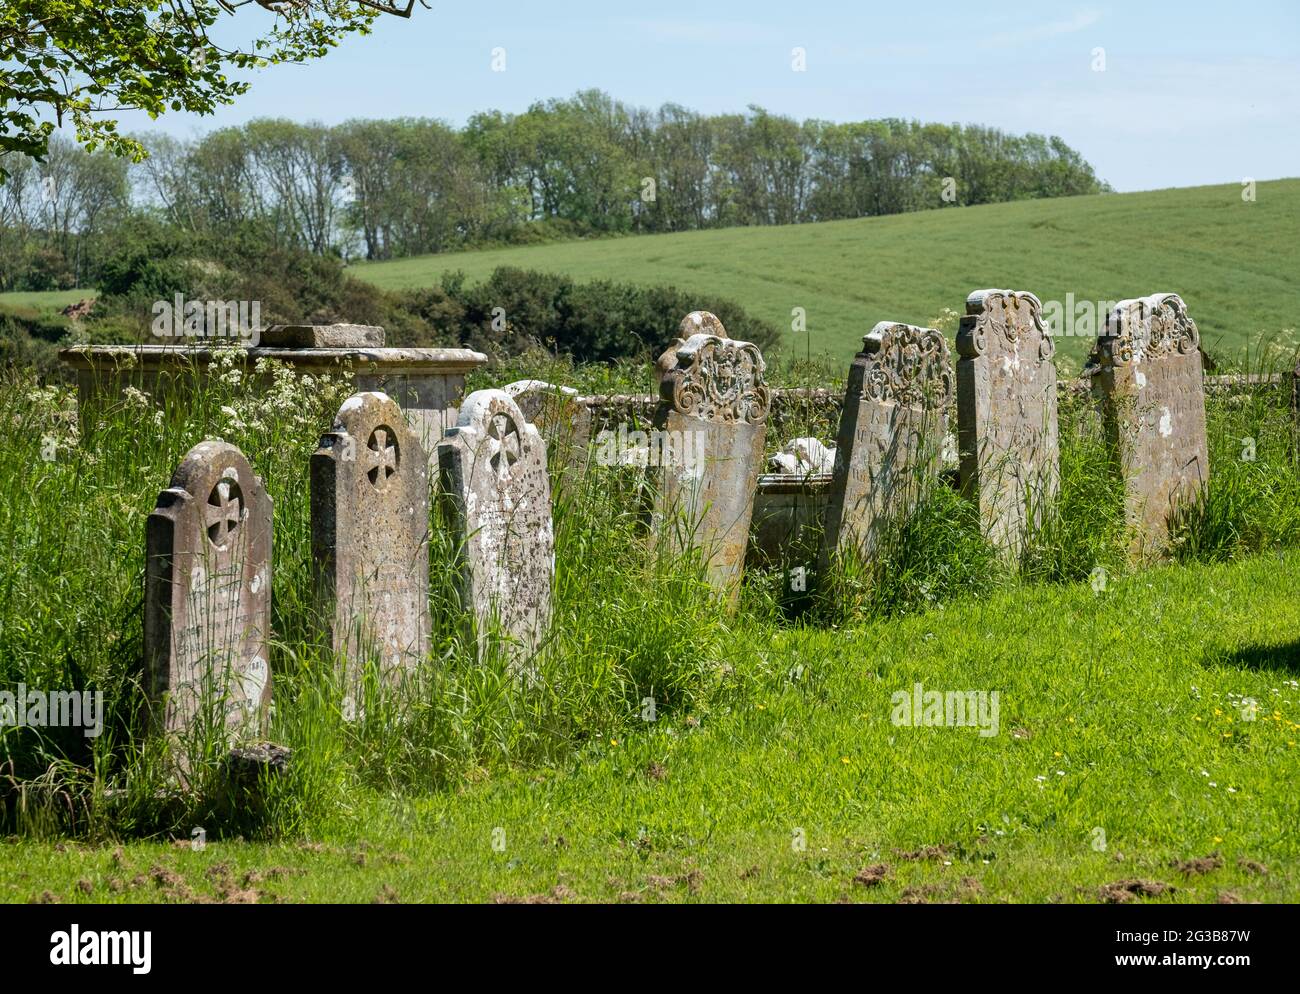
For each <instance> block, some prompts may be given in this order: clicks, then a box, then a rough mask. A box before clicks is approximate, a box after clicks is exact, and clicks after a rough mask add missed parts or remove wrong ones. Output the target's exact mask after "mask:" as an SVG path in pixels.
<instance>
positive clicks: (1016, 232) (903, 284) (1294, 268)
mask: <svg viewBox="0 0 1300 994" xmlns="http://www.w3.org/2000/svg"><path fill="white" fill-rule="evenodd" d="M1241 195H1242V188H1241V186H1240V184H1235V183H1234V184H1225V185H1222V186H1204V187H1190V188H1185V189H1170V190H1156V191H1151V192H1144V193H1122V194H1107V195H1101V196H1088V197H1065V198H1059V199H1052V200H1031V201H1022V202H1017V203H1005V204H989V205H984V206H979V207H964V208H959V209H944V210H929V211H919V212H916V213H912V214H896V215H890V216H886V217H874V218H862V219H858V220H851V221H830V222H825V223H822V224H806V225H794V226H784V227H761V228H727V229H722V230H716V231H692V232H682V233H678V234H668V235H646V236H638V237H628V238H618V239H604V240H591V241H578V242H562V243H556V244H550V245H538V246H524V247H519V248H509V249H498V250H491V251H480V252H460V253H448V254H444V255H434V256H421V257H417V258H410V259H400V260H395V261H392V262H381V263H369V264H359V265H355V266H353V267H352V269H351V272H352V273H354V274H355V275H357V276H359V277H361V278H362V279H366V280H370V281H371V282H373V283H375V284H376V285H378V286H381V287H385V288H398V287H416V286H428V285H431V284H434V283H436V282H437V281H438V279H439V277H440V276H441V274H442V273H444V272H449V271H456V270H461V271H463V272H464V273H465V274H466V275H467V276H468V278H469V279H470V280H471V281H479V280H482V279H483V278H485V277H486V276H487V275H488V274H489V273H491V271H492V270H493V269H495V268H496V267H498V266H517V267H520V268H524V269H542V270H549V271H555V272H563V273H567V274H569V275H571V276H573V277H574V278H575V279H580V280H589V279H613V280H624V281H628V282H632V283H641V284H664V283H667V284H673V285H675V286H677V287H679V288H680V289H683V290H688V291H689V290H695V291H698V292H701V293H704V292H708V293H710V294H717V295H721V296H723V297H729V298H731V299H733V300H735V301H736V302H737V303H739V304H741V305H743V306H744V307H745V308H746V309H747V310H748V311H749V312H750V313H751V314H754V315H756V316H757V317H760V318H764V319H766V320H768V321H771V322H772V323H773V324H774V325H776V326H777V327H778V328H780V329H783V330H788V329H789V328H790V327H791V310H792V309H793V308H795V307H802V308H804V310H805V311H806V313H807V323H808V328H809V332H810V334H811V336H812V337H811V347H812V351H813V353H814V354H826V355H830V356H832V357H834V358H837V359H841V360H846V361H847V360H848V359H849V358H851V357H852V355H853V354H854V353H855V352H856V351H857V350H858V349H859V348H860V347H861V344H862V336H863V335H865V334H866V333H867V332H868V331H870V330H871V328H872V326H873V325H874V324H875V323H876V322H877V321H885V320H889V321H906V322H909V323H912V324H927V323H928V322H930V321H933V320H934V319H935V318H936V317H937V316H939V315H940V314H941V312H942V310H943V309H944V308H952V309H955V310H957V311H961V310H962V309H963V306H964V302H965V299H966V295H967V294H968V293H970V292H971V291H972V290H977V289H980V288H982V287H1010V288H1013V289H1025V290H1032V291H1033V292H1035V293H1036V294H1038V296H1039V297H1040V298H1042V299H1043V300H1044V301H1047V300H1059V301H1061V302H1062V303H1063V304H1064V303H1065V301H1066V294H1067V293H1072V294H1073V295H1074V299H1075V301H1076V304H1077V303H1078V302H1080V301H1098V300H1120V299H1123V298H1125V297H1135V296H1142V295H1144V294H1147V293H1154V292H1157V291H1163V290H1171V291H1174V292H1177V293H1180V294H1182V296H1183V298H1184V299H1185V300H1186V301H1187V306H1188V310H1189V312H1190V313H1191V315H1192V317H1193V318H1194V319H1195V320H1196V322H1197V324H1198V326H1199V327H1200V330H1201V335H1202V339H1203V343H1204V345H1205V346H1206V347H1207V348H1209V349H1211V350H1212V351H1216V352H1219V353H1225V354H1235V353H1237V352H1238V351H1239V350H1240V349H1242V348H1243V347H1244V346H1245V345H1246V343H1247V342H1250V343H1252V344H1253V343H1256V342H1257V341H1258V338H1259V336H1260V335H1261V334H1268V335H1275V334H1277V333H1278V332H1280V331H1282V330H1283V329H1294V328H1295V327H1296V310H1297V307H1298V306H1300V295H1298V294H1297V291H1296V284H1295V275H1296V273H1298V272H1300V241H1297V239H1296V232H1297V231H1300V179H1288V180H1278V181H1274V182H1268V183H1260V184H1258V187H1257V189H1256V200H1255V201H1254V202H1253V203H1247V202H1244V201H1243V200H1242V196H1241ZM1075 331H1076V332H1077V335H1076V337H1072V338H1067V339H1065V340H1063V341H1062V342H1061V346H1060V352H1061V355H1062V357H1069V358H1070V359H1071V360H1072V361H1073V362H1074V363H1076V364H1077V363H1078V361H1079V360H1080V359H1081V358H1082V357H1083V356H1084V355H1085V353H1086V351H1087V348H1088V347H1089V346H1090V345H1091V342H1092V336H1093V335H1095V333H1096V328H1095V327H1094V328H1092V329H1091V330H1088V329H1081V328H1080V327H1079V326H1076V327H1075ZM790 335H791V337H790V339H789V342H790V349H791V350H792V351H794V352H796V353H797V354H800V355H802V354H803V353H804V351H805V349H806V348H807V347H808V343H809V340H808V337H807V336H805V335H801V334H795V333H793V332H791V333H790ZM1076 368H1077V366H1076Z"/></svg>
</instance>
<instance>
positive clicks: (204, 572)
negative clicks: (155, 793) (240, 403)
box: [144, 441, 271, 766]
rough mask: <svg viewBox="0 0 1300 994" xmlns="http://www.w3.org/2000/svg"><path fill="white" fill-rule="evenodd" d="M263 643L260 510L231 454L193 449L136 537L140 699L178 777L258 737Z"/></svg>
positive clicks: (267, 542) (264, 551)
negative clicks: (170, 749)
mask: <svg viewBox="0 0 1300 994" xmlns="http://www.w3.org/2000/svg"><path fill="white" fill-rule="evenodd" d="M270 634H271V499H270V497H268V496H267V494H266V488H265V487H263V485H262V481H261V480H259V479H258V478H257V477H256V476H255V475H254V474H253V470H252V468H251V467H250V466H249V464H248V460H247V459H245V458H244V455H243V453H241V452H240V451H239V449H237V448H236V447H235V446H233V445H230V444H228V443H226V442H221V441H207V442H201V443H200V444H198V445H196V446H195V447H194V448H192V449H190V451H189V452H187V453H186V454H185V458H184V459H182V460H181V462H180V465H179V466H177V468H176V472H175V473H174V474H173V475H172V479H171V485H170V486H169V487H168V488H167V489H166V490H164V491H162V493H160V494H159V495H158V502H157V504H156V505H155V507H154V510H153V513H151V514H150V515H149V519H148V521H147V523H146V525H145V598H144V668H145V691H146V696H147V698H148V701H149V704H150V712H151V718H152V728H153V729H154V730H155V731H157V732H160V733H162V734H165V735H168V736H171V737H172V738H173V741H174V742H175V743H176V744H177V745H178V746H179V751H178V753H177V754H176V758H177V759H178V760H179V761H180V764H181V765H182V766H186V765H188V762H189V759H190V758H192V757H193V756H194V755H195V754H196V750H199V749H204V748H206V747H207V744H209V743H210V741H211V740H210V739H208V738H207V736H210V735H214V734H215V735H217V736H220V737H223V738H224V739H225V743H226V744H227V745H229V744H232V743H234V742H235V741H237V740H240V739H246V738H252V737H255V736H256V735H257V734H258V733H259V732H260V731H261V726H262V723H263V720H264V717H265V712H266V707H267V705H268V704H269V703H270V700H271V669H270V665H269V660H270V655H269V654H268V652H267V641H268V639H269V637H270Z"/></svg>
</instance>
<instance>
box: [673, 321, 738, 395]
mask: <svg viewBox="0 0 1300 994" xmlns="http://www.w3.org/2000/svg"><path fill="white" fill-rule="evenodd" d="M692 335H713V336H714V337H715V338H730V337H731V336H730V335H728V334H727V329H726V328H724V327H723V326H722V322H721V321H720V320H719V319H718V316H717V315H716V314H710V313H709V312H708V311H691V313H689V314H687V315H686V317H684V318H682V320H681V324H679V325H678V326H677V337H676V338H675V339H674V340H673V342H672V344H671V345H669V346H668V348H666V349H664V351H663V352H661V353H660V355H659V358H658V359H657V360H656V361H655V382H656V383H661V382H663V378H664V376H665V375H667V373H668V371H669V370H671V369H673V368H674V367H675V366H676V365H677V350H678V349H679V348H681V347H682V346H683V345H685V344H686V340H687V339H689V338H690V337H691V336H692Z"/></svg>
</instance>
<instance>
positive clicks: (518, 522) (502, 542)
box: [438, 390, 555, 654]
mask: <svg viewBox="0 0 1300 994" xmlns="http://www.w3.org/2000/svg"><path fill="white" fill-rule="evenodd" d="M438 466H439V472H440V477H441V494H442V498H443V499H444V500H445V501H447V507H448V509H449V511H450V514H449V517H450V519H451V521H452V530H453V536H454V538H455V540H456V541H457V543H458V546H459V548H460V550H461V555H462V556H463V558H462V561H461V564H460V590H461V599H462V602H463V604H464V607H465V610H466V611H468V612H470V613H471V614H472V615H473V617H474V620H475V623H476V624H477V626H478V632H479V635H480V637H482V636H483V635H485V634H486V633H487V632H488V631H489V630H490V629H492V628H495V629H496V631H498V632H499V633H501V634H502V635H504V636H506V637H507V638H509V639H510V640H511V641H512V642H513V643H515V644H516V648H517V649H518V650H519V651H521V652H523V653H525V654H528V653H531V652H532V651H533V650H535V649H536V648H537V647H538V646H539V645H540V644H541V641H542V639H543V638H544V637H545V635H546V630H547V627H548V626H549V624H550V618H551V584H552V580H553V578H554V575H555V539H554V535H553V532H552V526H551V484H550V480H549V478H548V477H547V474H546V443H545V441H544V440H543V439H542V436H541V433H540V432H539V431H538V430H537V429H536V428H535V427H534V426H533V425H531V424H529V423H528V420H527V419H526V418H525V417H524V415H523V412H522V411H520V410H519V406H518V405H517V404H516V403H515V402H514V401H513V400H512V399H511V398H510V396H509V395H508V394H506V393H505V392H504V391H501V390H478V391H475V392H474V393H472V394H470V395H469V396H468V397H466V398H465V401H464V403H463V404H462V405H461V408H460V421H459V423H458V424H457V425H456V427H455V428H452V429H451V430H450V431H448V433H447V437H446V438H444V439H443V440H442V441H441V442H440V443H438Z"/></svg>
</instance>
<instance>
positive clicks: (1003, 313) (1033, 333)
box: [957, 290, 1056, 360]
mask: <svg viewBox="0 0 1300 994" xmlns="http://www.w3.org/2000/svg"><path fill="white" fill-rule="evenodd" d="M990 344H996V345H998V346H1000V348H999V349H998V351H999V352H1001V351H1017V350H1020V351H1021V352H1022V354H1024V353H1023V349H1024V348H1025V347H1026V346H1030V347H1036V348H1037V351H1038V358H1039V359H1040V360H1047V359H1051V358H1052V356H1053V355H1055V354H1056V342H1055V340H1053V338H1052V335H1051V333H1050V332H1049V331H1048V329H1047V325H1046V324H1045V323H1044V322H1043V305H1042V303H1041V302H1040V301H1039V299H1038V297H1037V296H1035V295H1034V294H1032V293H1030V292H1029V291H1027V290H976V291H975V292H974V293H972V294H971V295H970V296H968V297H967V298H966V314H965V316H964V317H963V318H962V320H961V326H960V328H959V329H958V332H957V351H958V353H959V354H960V355H961V356H962V357H963V358H967V359H973V358H975V357H977V356H981V355H984V354H985V353H986V352H987V351H988V350H989V346H990Z"/></svg>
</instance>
